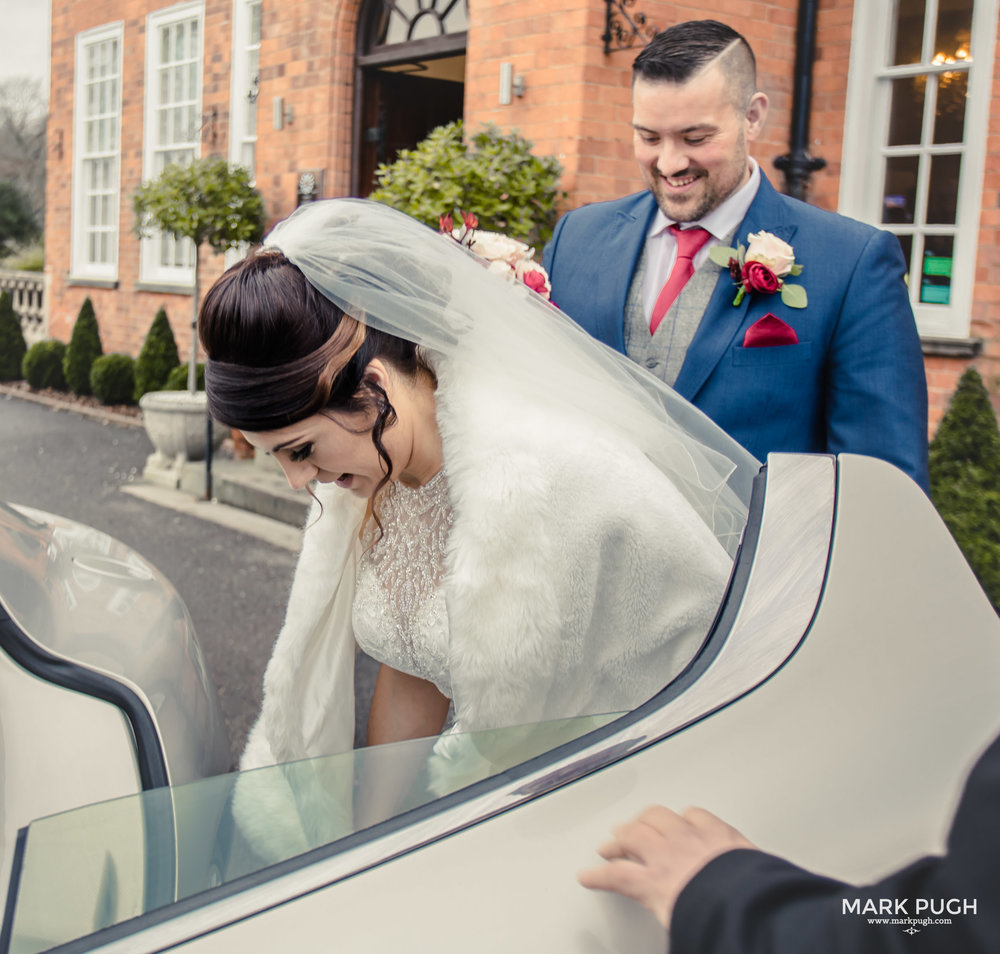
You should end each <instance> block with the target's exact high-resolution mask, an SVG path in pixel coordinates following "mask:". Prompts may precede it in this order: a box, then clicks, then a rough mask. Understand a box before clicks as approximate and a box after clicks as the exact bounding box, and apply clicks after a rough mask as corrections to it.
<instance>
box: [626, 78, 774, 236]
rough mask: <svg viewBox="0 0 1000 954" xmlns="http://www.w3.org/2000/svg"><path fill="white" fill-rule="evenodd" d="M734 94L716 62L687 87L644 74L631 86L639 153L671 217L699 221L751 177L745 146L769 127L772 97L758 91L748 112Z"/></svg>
mask: <svg viewBox="0 0 1000 954" xmlns="http://www.w3.org/2000/svg"><path fill="white" fill-rule="evenodd" d="M733 96H734V91H733V90H732V89H731V88H730V84H729V82H728V80H727V76H726V73H725V72H724V71H723V70H722V69H721V68H720V67H719V65H718V64H715V63H713V64H712V65H710V66H709V67H707V68H706V69H704V70H703V71H702V72H701V73H699V74H697V75H696V76H694V77H692V78H691V79H690V80H688V81H687V82H686V83H672V82H669V81H667V80H649V79H645V78H643V77H638V78H637V79H636V81H635V83H634V84H633V87H632V108H633V112H632V129H633V145H634V148H635V156H636V159H637V160H638V162H639V168H640V170H641V171H642V176H643V179H644V180H645V182H646V186H647V187H648V188H649V190H650V192H652V193H653V196H654V197H655V199H656V202H657V204H658V205H659V207H660V208H661V209H662V210H663V213H664V215H666V216H667V218H669V219H673V220H674V221H676V222H696V221H698V220H699V219H701V218H703V217H704V216H705V215H707V214H708V213H709V212H711V211H712V210H713V209H715V208H717V207H718V206H719V205H721V204H722V203H723V202H724V201H725V200H726V199H727V198H728V197H729V196H730V195H732V194H733V193H734V192H735V191H736V190H737V189H739V187H740V186H741V185H743V183H744V182H746V180H747V178H748V177H749V175H750V164H749V156H748V150H747V143H748V142H749V141H751V140H752V139H754V138H756V136H757V134H758V133H759V131H760V128H761V126H762V125H763V122H764V117H765V115H766V112H767V98H766V97H765V96H763V94H760V93H757V94H755V95H754V96H753V97H752V98H751V100H750V102H749V104H748V105H747V107H746V109H745V110H744V109H742V108H739V107H738V106H737V104H736V103H734V101H733Z"/></svg>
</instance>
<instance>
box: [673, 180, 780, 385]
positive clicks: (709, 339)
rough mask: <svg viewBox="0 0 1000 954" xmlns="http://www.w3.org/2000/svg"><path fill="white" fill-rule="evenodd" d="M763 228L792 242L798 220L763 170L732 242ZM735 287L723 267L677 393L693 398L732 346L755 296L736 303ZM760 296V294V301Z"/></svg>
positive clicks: (742, 239)
mask: <svg viewBox="0 0 1000 954" xmlns="http://www.w3.org/2000/svg"><path fill="white" fill-rule="evenodd" d="M760 231H767V232H770V233H772V234H773V235H776V236H777V237H778V238H780V239H783V240H784V241H786V242H788V243H789V244H791V240H792V237H793V236H794V234H795V231H796V226H795V223H794V222H791V221H789V220H788V216H787V214H786V209H785V207H784V204H783V203H782V200H781V198H780V197H779V195H778V193H777V192H775V190H774V187H773V186H772V185H771V183H770V182H768V181H767V177H766V176H765V175H764V174H763V172H761V177H760V186H759V188H758V189H757V195H756V196H755V197H754V200H753V202H752V203H750V208H749V209H748V210H747V214H746V217H745V218H744V219H743V221H742V222H741V223H740V225H739V227H738V228H737V229H736V235H735V236H734V237H733V246H734V247H735V246H736V245H738V244H739V243H740V242H742V243H743V244H744V245H746V242H747V235H749V234H750V233H751V232H760ZM736 291H737V289H736V287H735V285H734V284H733V279H732V277H731V276H730V274H729V272H728V271H726V270H725V269H723V270H722V271H721V272H720V274H719V280H718V282H717V283H716V285H715V291H714V292H713V293H712V297H711V299H710V300H709V303H708V306H707V307H706V309H705V314H704V315H703V316H702V319H701V323H700V324H699V325H698V330H697V331H696V332H695V334H694V338H693V339H692V340H691V344H690V346H689V347H688V351H687V356H686V357H685V359H684V364H683V366H682V367H681V370H680V373H679V374H678V375H677V381H676V382H675V384H674V389H675V390H676V391H677V392H678V394H680V395H682V396H683V397H685V398H687V399H688V400H689V401H693V400H694V398H695V396H696V395H697V394H698V392H699V391H700V390H701V388H702V386H703V385H704V384H705V382H706V381H707V380H708V377H709V375H711V373H712V372H713V371H714V370H715V368H716V366H717V365H718V364H719V362H720V361H721V360H722V357H723V355H725V354H726V352H727V351H728V350H729V349H730V348H731V347H732V346H733V343H734V339H735V338H736V335H737V333H738V332H739V330H740V328H741V327H742V326H743V322H744V319H745V318H746V315H747V311H748V310H749V308H750V307H751V303H752V300H753V298H754V296H753V295H745V296H744V297H743V301H742V302H740V304H739V305H735V306H734V305H733V299H734V298H735V297H736ZM760 300H761V299H760V298H759V297H758V298H757V303H759V302H760Z"/></svg>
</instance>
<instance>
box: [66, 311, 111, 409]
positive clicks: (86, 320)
mask: <svg viewBox="0 0 1000 954" xmlns="http://www.w3.org/2000/svg"><path fill="white" fill-rule="evenodd" d="M103 353H104V349H103V348H102V347H101V335H100V332H99V331H98V329H97V316H96V315H95V314H94V306H93V304H92V303H91V301H90V298H89V297H87V298H85V299H84V300H83V304H82V305H81V306H80V313H79V314H78V315H77V316H76V322H75V324H74V325H73V333H72V334H71V335H70V338H69V344H68V345H67V346H66V357H65V358H64V359H63V374H64V376H65V378H66V384H67V385H68V386H69V389H70V390H71V391H72V392H73V393H74V394H90V393H91V392H90V369H91V368H92V367H93V365H94V361H95V360H96V359H97V358H99V357H100V356H101V355H102V354H103Z"/></svg>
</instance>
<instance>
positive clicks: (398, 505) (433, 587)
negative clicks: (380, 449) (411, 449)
mask: <svg viewBox="0 0 1000 954" xmlns="http://www.w3.org/2000/svg"><path fill="white" fill-rule="evenodd" d="M378 515H379V520H380V521H381V523H382V531H381V533H380V532H379V529H378V527H377V526H376V524H375V521H374V520H369V521H368V525H367V526H366V528H365V532H364V534H363V536H362V547H363V552H362V554H361V557H360V559H359V560H358V571H357V573H358V576H357V583H356V585H355V592H354V609H353V622H354V638H355V639H356V640H357V643H358V645H359V646H360V647H361V648H362V649H363V650H364V651H365V652H366V653H368V655H369V656H371V657H372V658H373V659H376V660H378V661H379V662H382V663H385V664H386V665H388V666H391V667H392V668H393V669H397V670H399V671H400V672H405V673H409V674H410V675H411V676H418V677H419V678H421V679H426V680H428V681H429V682H433V683H434V685H435V686H437V687H438V689H439V690H440V691H441V693H442V694H443V695H445V696H447V697H448V698H449V699H450V698H451V696H452V691H451V668H450V664H449V661H448V610H447V607H446V606H445V594H444V589H443V582H444V574H445V547H446V546H447V543H448V531H449V530H450V529H451V525H452V511H451V504H450V503H449V500H448V484H447V481H446V480H445V476H444V471H443V470H442V471H438V473H437V474H436V475H435V476H434V477H432V478H431V479H430V480H429V481H428V482H427V483H426V484H424V485H423V486H422V487H407V486H405V485H403V484H401V483H399V482H398V481H397V482H393V483H390V484H389V485H388V486H387V487H386V488H385V491H384V493H383V494H382V495H381V496H380V497H379V503H378Z"/></svg>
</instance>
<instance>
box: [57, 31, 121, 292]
mask: <svg viewBox="0 0 1000 954" xmlns="http://www.w3.org/2000/svg"><path fill="white" fill-rule="evenodd" d="M123 38H124V24H123V23H122V22H121V21H119V22H117V23H109V24H107V25H105V26H102V27H98V28H96V29H93V30H87V31H85V32H83V33H79V34H77V37H76V51H75V57H76V60H75V71H74V90H73V141H74V142H75V143H76V147H75V149H74V150H73V184H72V189H73V198H72V206H71V208H72V210H73V211H72V226H71V240H70V275H71V276H72V277H73V278H76V279H80V280H84V281H86V280H90V281H100V282H116V281H117V280H118V237H119V230H120V225H121V208H120V202H121V153H122V150H121V142H122V62H123V58H122V47H123ZM114 40H117V42H118V57H117V64H116V66H117V76H118V90H117V97H116V98H113V101H112V102H110V103H109V104H108V108H107V109H105V110H104V111H103V112H101V113H99V114H94V113H90V112H88V96H87V85H88V83H87V75H86V73H87V53H88V51H89V50H90V49H92V48H94V47H96V46H99V45H100V44H103V43H109V42H111V41H114ZM98 116H100V117H101V119H102V120H103V121H106V120H108V119H114V120H115V125H116V132H115V134H114V136H113V143H110V144H109V147H108V148H106V149H104V150H101V151H100V152H97V151H95V152H92V153H91V152H88V151H87V149H86V143H87V125H88V122H93V121H95V119H97V118H98ZM95 160H102V161H109V162H110V164H111V169H112V183H111V187H110V188H109V189H108V190H106V191H105V192H104V195H103V197H97V198H98V200H99V201H100V200H101V198H103V200H105V201H106V202H107V203H108V204H109V206H110V217H109V221H108V222H106V224H105V227H104V228H103V231H104V232H106V233H107V234H108V235H109V236H110V239H109V241H110V244H111V260H110V261H107V262H102V261H93V260H92V257H91V255H90V253H89V244H90V237H91V235H92V233H93V232H95V231H102V229H100V228H99V227H98V226H96V225H95V223H94V222H93V221H92V218H91V214H90V200H91V199H92V198H95V196H94V195H93V194H92V193H91V191H90V188H89V185H88V182H89V179H88V174H87V173H88V170H89V168H90V163H91V162H93V161H95Z"/></svg>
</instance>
